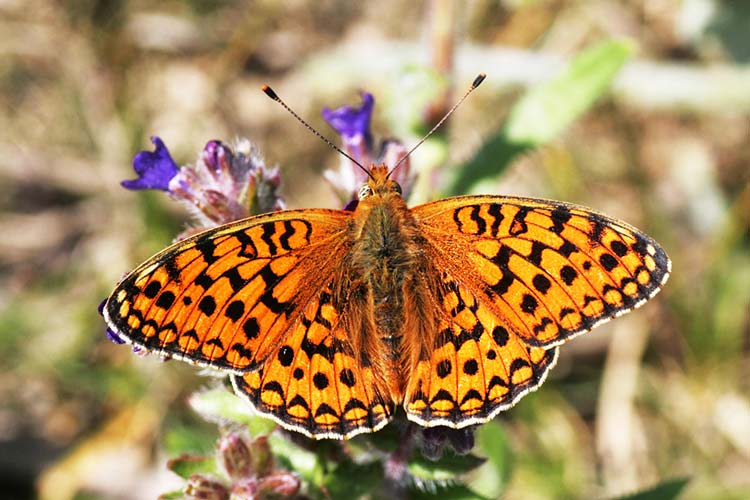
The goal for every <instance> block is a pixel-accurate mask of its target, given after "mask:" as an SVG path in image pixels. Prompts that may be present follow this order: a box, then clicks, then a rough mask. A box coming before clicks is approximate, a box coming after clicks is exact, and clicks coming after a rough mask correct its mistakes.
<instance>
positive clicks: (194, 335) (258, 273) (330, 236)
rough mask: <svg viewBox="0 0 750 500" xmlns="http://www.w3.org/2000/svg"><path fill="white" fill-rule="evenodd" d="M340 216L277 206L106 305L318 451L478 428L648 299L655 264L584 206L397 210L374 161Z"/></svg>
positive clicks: (482, 203)
mask: <svg viewBox="0 0 750 500" xmlns="http://www.w3.org/2000/svg"><path fill="white" fill-rule="evenodd" d="M368 171H369V173H368V175H369V180H368V181H367V183H366V184H365V185H364V186H363V187H362V189H361V190H360V192H359V202H358V204H357V206H356V209H355V210H353V211H346V210H328V209H304V210H285V211H280V212H275V213H269V214H265V215H258V216H255V217H250V218H248V219H244V220H240V221H237V222H233V223H230V224H227V225H224V226H220V227H216V228H214V229H210V230H208V231H205V232H202V233H200V234H197V235H194V236H192V237H189V238H187V239H185V240H183V241H179V242H177V243H175V244H173V245H172V246H170V247H169V248H167V249H165V250H163V251H162V252H160V253H158V254H156V255H155V256H153V257H151V258H150V259H148V260H147V261H146V262H145V263H143V264H142V265H140V266H139V267H137V268H136V269H135V270H134V271H132V272H131V273H130V274H129V275H127V276H126V277H125V278H124V279H123V280H122V281H121V282H120V283H119V284H118V285H117V287H116V288H115V290H114V291H113V292H112V294H111V296H110V297H109V298H108V300H107V302H106V304H105V307H104V316H105V318H106V321H107V323H108V324H109V326H110V328H112V329H113V330H114V331H115V332H116V333H117V334H118V335H119V336H120V337H121V338H123V339H124V340H126V341H128V342H130V343H132V344H134V345H135V346H138V347H139V348H141V349H145V350H148V351H153V352H156V353H158V354H159V355H162V356H168V357H172V358H178V359H182V360H185V361H189V362H191V363H194V364H197V365H201V366H207V367H211V368H215V369H218V370H222V371H225V372H228V373H230V374H231V381H232V385H233V387H234V390H235V391H236V393H237V394H238V395H239V396H241V397H242V398H244V399H245V400H246V401H247V402H248V403H250V405H252V407H253V408H255V410H257V411H258V412H259V413H261V414H263V415H267V416H269V417H271V418H273V419H274V420H276V421H277V422H278V423H279V424H280V425H281V426H283V427H285V428H287V429H290V430H293V431H298V432H300V433H303V434H305V435H307V436H309V437H312V438H316V439H324V438H336V439H347V438H350V437H352V436H355V435H357V434H360V433H366V432H374V431H377V430H378V429H380V428H382V427H383V426H385V425H386V424H387V423H388V422H389V421H391V420H392V419H393V418H394V415H395V414H396V411H397V408H398V407H402V408H403V411H404V412H405V414H406V418H407V419H409V420H410V421H412V422H415V423H417V424H419V425H421V426H424V427H433V426H448V427H452V428H463V427H466V426H470V425H475V424H480V423H483V422H486V421H488V420H490V419H492V418H493V417H495V416H496V415H497V414H498V413H499V412H501V411H503V410H505V409H508V408H509V407H511V406H513V405H514V404H515V403H516V402H517V401H518V400H519V399H520V398H521V397H522V396H523V395H525V394H526V393H528V392H530V391H533V390H535V389H536V388H538V387H539V386H540V385H541V384H542V382H543V381H544V380H545V377H546V376H547V373H548V372H549V370H550V369H551V368H552V367H553V366H554V364H555V361H556V359H557V354H558V346H559V345H561V344H563V343H564V342H566V341H567V340H569V339H571V338H573V337H575V336H577V335H580V334H582V333H585V332H587V331H589V330H591V329H592V328H594V327H595V326H597V325H599V324H601V323H603V322H605V321H608V320H610V319H612V318H615V317H617V316H620V315H622V314H624V313H626V312H628V311H630V310H632V309H634V308H636V307H638V306H640V305H641V304H643V303H644V302H645V301H647V300H648V299H650V298H651V297H653V296H654V295H655V294H656V293H657V292H658V291H659V289H660V288H661V287H662V285H664V283H665V282H666V281H667V278H668V276H669V272H670V269H671V264H670V261H669V258H668V257H667V255H666V253H665V252H664V250H663V249H662V248H661V247H660V246H659V244H658V243H656V242H655V241H654V240H653V239H652V238H650V237H649V236H647V235H646V234H644V233H642V232H641V231H639V230H638V229H636V228H634V227H632V226H630V225H628V224H626V223H624V222H621V221H619V220H616V219H613V218H611V217H608V216H606V215H603V214H600V213H597V212H595V211H593V210H590V209H588V208H584V207H581V206H577V205H573V204H568V203H563V202H559V201H551V200H543V199H534V198H521V197H511V196H460V197H453V198H446V199H441V200H438V201H433V202H431V203H427V204H424V205H420V206H416V207H412V208H409V207H408V206H407V204H406V202H405V200H404V199H403V197H402V196H401V188H400V187H399V185H398V184H397V183H396V182H395V181H393V180H392V179H390V178H389V170H388V168H387V167H386V165H372V166H371V167H370V168H369V169H368Z"/></svg>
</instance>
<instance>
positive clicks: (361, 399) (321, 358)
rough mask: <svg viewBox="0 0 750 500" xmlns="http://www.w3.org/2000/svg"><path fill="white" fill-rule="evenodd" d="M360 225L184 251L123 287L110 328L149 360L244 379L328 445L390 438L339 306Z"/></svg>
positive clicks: (251, 234)
mask: <svg viewBox="0 0 750 500" xmlns="http://www.w3.org/2000/svg"><path fill="white" fill-rule="evenodd" d="M350 218H351V213H349V212H343V211H334V210H299V211H285V212H279V213H274V214H268V215H262V216H257V217H253V218H250V219H245V220H243V221H239V222H236V223H232V224H228V225H226V226H222V227H219V228H215V229H212V230H209V231H206V232H204V233H201V234H198V235H196V236H193V237H191V238H188V239H186V240H183V241H180V242H178V243H176V244H174V245H172V246H171V247H169V248H167V249H166V250H164V251H163V252H161V253H159V254H157V255H155V256H154V257H152V258H151V259H149V260H148V261H146V262H145V263H144V264H143V265H141V266H139V267H138V268H137V269H135V270H134V271H133V272H132V273H130V274H129V275H128V276H126V277H125V278H124V279H123V280H122V281H121V282H120V283H119V284H118V285H117V287H116V288H115V290H114V291H113V292H112V295H111V296H110V298H109V299H108V301H107V303H106V304H105V307H104V315H105V318H106V320H107V322H108V324H109V326H110V328H112V329H113V330H114V331H115V332H116V333H117V334H118V336H120V337H121V338H123V339H124V340H126V341H128V342H130V343H132V344H134V345H136V346H138V347H140V348H142V349H145V350H147V351H151V352H155V353H157V354H159V355H161V356H165V357H173V358H179V359H183V360H186V361H189V362H191V363H195V364H198V365H202V366H209V367H212V368H217V369H222V370H227V371H231V372H233V373H235V374H236V376H235V377H234V379H233V381H234V386H235V388H236V390H237V392H238V393H239V394H240V395H241V396H243V397H245V399H247V400H249V401H250V402H251V403H252V404H253V405H254V406H255V407H256V409H257V410H258V411H259V412H261V413H264V414H267V415H269V416H271V417H273V418H274V419H275V420H277V421H278V422H280V423H281V424H282V425H284V426H285V427H288V428H292V429H295V430H298V431H300V432H303V433H305V434H307V435H309V436H312V437H316V438H324V437H338V438H341V437H346V436H350V435H354V434H356V433H359V432H368V431H372V430H375V429H377V428H380V427H382V426H383V425H385V423H387V421H388V420H389V419H390V417H391V414H392V413H393V409H392V405H390V406H389V404H388V403H386V402H385V401H386V399H385V398H384V396H383V395H382V392H378V390H377V389H376V385H375V384H374V382H373V380H372V378H373V375H372V373H371V370H370V369H369V368H365V367H363V366H362V363H361V358H360V357H358V356H354V355H353V351H354V349H353V347H352V346H351V344H350V343H349V342H348V332H346V331H345V328H343V327H342V326H340V325H341V324H343V323H342V322H340V321H339V317H340V316H342V311H339V310H337V309H336V307H335V306H334V304H333V303H332V300H331V292H330V285H331V280H332V279H333V278H334V277H335V276H339V275H340V274H341V273H340V268H341V267H342V259H343V257H344V256H345V255H346V253H347V252H348V250H349V246H350V243H351V241H350V239H349V238H348V237H347V233H346V230H347V225H348V223H349V221H350Z"/></svg>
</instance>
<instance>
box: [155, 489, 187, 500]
mask: <svg viewBox="0 0 750 500" xmlns="http://www.w3.org/2000/svg"><path fill="white" fill-rule="evenodd" d="M185 499H187V497H186V496H185V493H184V492H183V491H182V490H175V491H170V492H169V493H163V494H161V495H159V500H185Z"/></svg>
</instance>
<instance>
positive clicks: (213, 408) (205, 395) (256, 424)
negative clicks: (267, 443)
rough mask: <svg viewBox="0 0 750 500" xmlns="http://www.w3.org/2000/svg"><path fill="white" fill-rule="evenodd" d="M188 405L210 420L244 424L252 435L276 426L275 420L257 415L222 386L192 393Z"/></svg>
mask: <svg viewBox="0 0 750 500" xmlns="http://www.w3.org/2000/svg"><path fill="white" fill-rule="evenodd" d="M190 406H191V407H192V408H193V410H194V411H195V412H197V413H198V414H200V415H201V416H202V417H203V418H204V419H206V420H208V421H210V422H216V423H225V422H226V421H233V422H238V423H241V424H245V425H247V428H248V432H250V435H252V436H259V435H264V434H269V433H270V432H271V431H273V430H274V429H275V428H276V422H274V421H273V420H271V419H269V418H265V417H262V416H260V415H258V414H257V413H256V412H255V411H253V409H252V408H250V406H249V405H248V404H247V403H246V402H244V401H242V400H241V399H240V398H239V397H237V396H236V395H235V394H232V393H231V392H229V391H228V390H227V389H226V388H224V387H214V388H212V389H208V390H205V391H200V392H196V393H193V394H192V395H191V396H190Z"/></svg>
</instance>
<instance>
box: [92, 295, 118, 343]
mask: <svg viewBox="0 0 750 500" xmlns="http://www.w3.org/2000/svg"><path fill="white" fill-rule="evenodd" d="M106 303H107V299H104V300H102V301H101V302H99V307H97V310H98V311H99V314H101V315H102V316H104V304H106ZM107 338H108V339H109V340H110V341H112V342H114V343H115V344H124V343H125V341H124V340H123V339H122V338H121V337H120V336H119V335H117V332H115V331H114V330H112V329H111V328H110V327H109V326H108V327H107Z"/></svg>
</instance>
